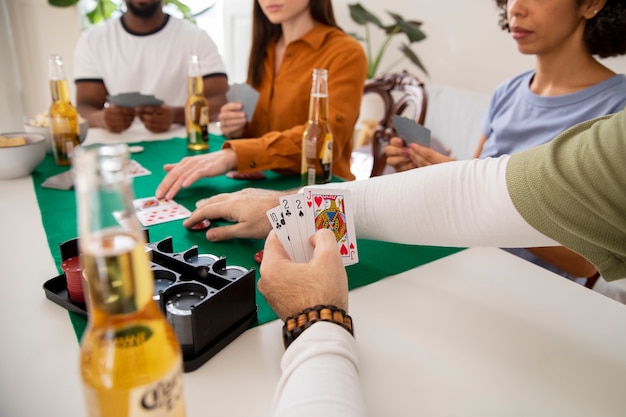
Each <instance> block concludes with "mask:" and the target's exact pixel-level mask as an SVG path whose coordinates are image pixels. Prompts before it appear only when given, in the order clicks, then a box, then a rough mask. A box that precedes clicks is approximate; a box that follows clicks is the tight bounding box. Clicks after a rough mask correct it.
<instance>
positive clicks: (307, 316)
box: [283, 305, 354, 349]
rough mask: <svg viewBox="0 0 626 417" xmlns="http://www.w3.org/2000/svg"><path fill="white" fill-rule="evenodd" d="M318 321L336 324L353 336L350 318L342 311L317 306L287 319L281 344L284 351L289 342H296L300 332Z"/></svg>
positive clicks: (333, 307)
mask: <svg viewBox="0 0 626 417" xmlns="http://www.w3.org/2000/svg"><path fill="white" fill-rule="evenodd" d="M318 321H328V322H331V323H335V324H338V325H340V326H341V327H343V328H344V329H346V330H347V331H349V332H350V334H351V335H352V336H354V330H353V328H352V317H350V316H349V315H347V314H346V312H345V311H344V310H342V309H340V308H339V307H335V306H332V305H317V306H315V307H313V308H307V309H305V310H303V311H301V312H300V313H298V314H294V315H293V316H290V317H287V319H286V320H285V324H284V325H283V344H284V345H285V349H287V348H288V347H289V345H290V344H291V342H293V341H294V340H296V338H297V337H298V336H300V335H301V334H302V332H304V331H305V330H306V329H308V328H309V327H311V325H312V324H313V323H317V322H318Z"/></svg>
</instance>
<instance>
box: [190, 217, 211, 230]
mask: <svg viewBox="0 0 626 417" xmlns="http://www.w3.org/2000/svg"><path fill="white" fill-rule="evenodd" d="M209 227H211V222H210V221H209V219H204V220H202V221H201V222H198V223H196V224H194V225H193V226H191V227H190V228H189V230H206V229H208V228H209Z"/></svg>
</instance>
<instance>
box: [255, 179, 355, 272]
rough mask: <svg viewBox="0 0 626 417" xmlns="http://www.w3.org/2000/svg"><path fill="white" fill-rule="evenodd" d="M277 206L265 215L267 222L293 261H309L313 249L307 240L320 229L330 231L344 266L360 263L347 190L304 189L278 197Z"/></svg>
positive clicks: (350, 200)
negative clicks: (300, 192)
mask: <svg viewBox="0 0 626 417" xmlns="http://www.w3.org/2000/svg"><path fill="white" fill-rule="evenodd" d="M279 202H280V204H279V205H278V206H277V207H274V208H273V209H270V210H268V211H267V218H268V219H269V221H270V223H271V225H272V228H273V229H274V230H275V232H276V235H277V237H278V239H279V240H280V242H281V243H282V245H283V248H285V251H286V252H287V254H288V255H289V257H290V258H291V259H292V260H294V261H296V262H306V261H308V260H310V259H311V258H312V256H313V249H314V248H313V245H312V244H311V242H310V240H309V238H310V237H311V236H312V235H313V234H315V232H316V231H318V230H320V229H330V230H331V231H332V232H333V233H334V234H335V238H336V240H337V251H338V252H339V254H340V256H341V259H342V261H343V264H344V265H346V266H347V265H352V264H355V263H357V262H358V261H359V255H358V250H357V239H356V234H355V232H354V219H353V208H352V198H351V195H350V191H349V190H334V189H329V188H323V187H306V188H304V192H303V193H302V194H292V195H288V196H284V197H281V198H280V199H279Z"/></svg>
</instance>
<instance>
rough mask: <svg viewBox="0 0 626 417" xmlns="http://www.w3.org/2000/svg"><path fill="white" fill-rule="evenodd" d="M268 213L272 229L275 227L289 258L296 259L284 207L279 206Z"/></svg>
mask: <svg viewBox="0 0 626 417" xmlns="http://www.w3.org/2000/svg"><path fill="white" fill-rule="evenodd" d="M266 214H267V218H268V219H269V221H270V224H271V225H272V229H274V231H275V232H276V236H278V240H280V243H282V244H283V248H285V252H287V254H288V255H289V258H291V259H292V260H295V256H294V253H293V248H292V246H291V239H290V237H289V230H288V229H287V221H286V220H285V215H284V214H283V209H282V207H280V206H278V207H274V208H272V209H269V210H268V211H267V212H266Z"/></svg>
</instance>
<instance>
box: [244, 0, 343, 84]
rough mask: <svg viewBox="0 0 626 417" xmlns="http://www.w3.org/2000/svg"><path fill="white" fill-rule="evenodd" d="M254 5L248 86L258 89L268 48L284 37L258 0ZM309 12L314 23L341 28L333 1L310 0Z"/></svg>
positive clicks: (278, 26) (280, 28) (255, 0)
mask: <svg viewBox="0 0 626 417" xmlns="http://www.w3.org/2000/svg"><path fill="white" fill-rule="evenodd" d="M253 3H254V6H253V11H252V45H251V47H250V57H249V59H248V84H250V85H252V86H253V87H258V86H259V84H261V79H262V78H263V60H264V59H265V57H266V56H267V47H268V45H269V44H270V42H271V41H272V40H275V39H278V38H279V37H280V35H282V27H281V26H280V25H275V24H273V23H272V22H270V21H269V20H268V18H267V17H266V16H265V13H263V9H261V6H259V3H258V1H257V0H253ZM309 11H310V13H311V17H313V20H314V21H316V22H318V23H322V24H324V25H327V26H333V27H336V28H339V26H338V25H337V22H336V21H335V14H334V12H333V4H332V1H331V0H309ZM339 29H341V28H339Z"/></svg>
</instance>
